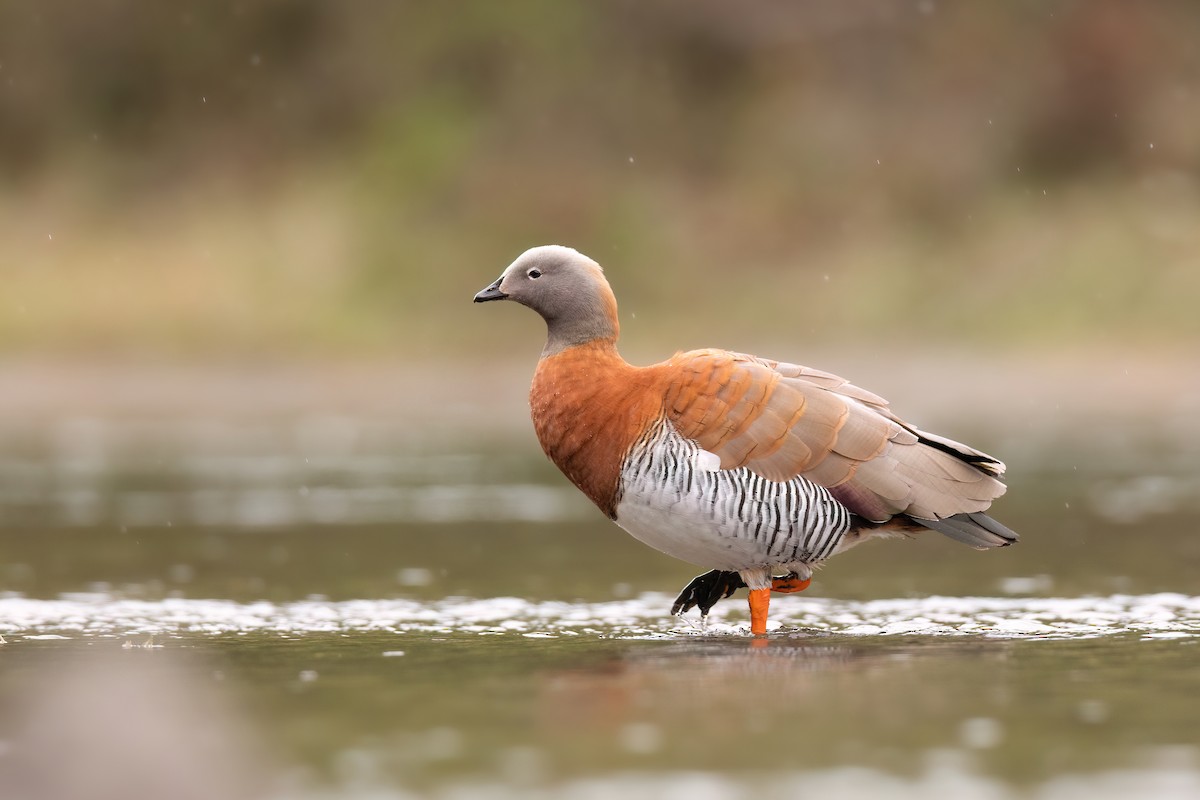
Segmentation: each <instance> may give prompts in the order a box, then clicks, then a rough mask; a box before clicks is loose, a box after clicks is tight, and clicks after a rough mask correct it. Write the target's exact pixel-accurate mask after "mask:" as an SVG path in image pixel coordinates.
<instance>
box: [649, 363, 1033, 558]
mask: <svg viewBox="0 0 1200 800" xmlns="http://www.w3.org/2000/svg"><path fill="white" fill-rule="evenodd" d="M663 367H664V369H665V372H664V379H665V381H666V384H667V385H666V391H665V396H666V403H665V412H666V414H667V416H668V418H669V419H670V420H671V421H672V423H673V424H674V425H675V427H676V428H677V429H678V430H679V432H680V433H681V434H682V435H684V436H686V437H688V438H690V439H693V440H695V441H696V442H697V443H698V444H699V445H700V446H701V447H703V448H704V449H705V450H708V451H709V452H712V453H714V454H715V455H717V456H718V457H719V458H720V459H721V468H722V469H735V468H737V467H746V468H747V469H749V470H751V471H753V472H755V473H757V474H759V475H762V476H763V477H765V478H769V479H771V480H776V481H786V480H791V479H792V478H794V477H796V476H802V477H804V478H807V479H808V480H810V481H813V482H814V483H817V484H820V485H821V486H824V487H826V488H828V489H830V491H831V492H832V493H833V494H834V496H835V497H837V499H838V500H839V501H841V502H842V503H843V504H844V505H846V506H847V507H848V508H849V509H850V510H851V511H853V512H854V513H856V514H858V515H859V516H861V517H863V518H864V519H866V520H869V521H871V522H874V523H883V522H886V521H888V520H890V519H891V518H892V517H895V516H897V515H900V514H903V515H907V516H909V517H911V518H913V519H914V520H916V521H918V522H920V523H921V524H922V525H925V526H927V527H930V528H933V529H935V530H938V531H940V532H942V533H944V534H946V535H947V536H950V537H951V538H954V539H957V540H959V541H963V542H965V543H967V544H970V545H972V546H975V547H994V546H998V545H1002V544H1009V543H1010V542H1011V541H1014V540H1015V539H1016V534H1015V533H1013V532H1012V531H1009V530H1008V529H1007V528H1005V527H1004V526H1003V525H1000V524H999V523H997V522H995V521H994V520H992V519H991V518H990V517H986V516H985V515H984V514H982V513H981V512H983V511H984V510H986V509H987V508H988V506H990V505H991V503H992V501H993V500H995V499H996V498H997V497H999V496H1000V495H1002V494H1003V493H1004V490H1005V486H1004V484H1003V483H1001V482H1000V480H998V478H999V476H1001V475H1002V474H1003V473H1004V464H1002V463H1001V462H1000V461H998V460H997V459H995V458H992V457H991V456H989V455H987V454H986V453H981V452H980V451H978V450H975V449H973V448H971V447H968V446H966V445H964V444H961V443H959V442H955V441H952V440H950V439H946V438H944V437H941V436H937V435H934V434H930V433H926V432H924V431H921V430H918V429H917V428H914V427H913V426H911V425H908V424H907V423H905V422H903V421H902V420H900V419H899V418H898V417H896V416H895V415H894V414H893V413H892V412H891V410H890V409H889V408H888V404H887V401H886V400H884V399H883V398H881V397H879V396H877V395H875V394H872V393H871V392H868V391H866V390H864V389H860V388H859V387H857V386H855V385H853V384H851V383H850V382H848V381H846V380H844V379H842V378H839V377H838V376H836V375H831V374H829V373H827V372H821V371H820V370H814V369H810V368H808V367H802V366H799V365H796V364H787V363H781V362H777V361H770V360H767V359H761V358H756V357H754V356H747V355H742V354H739V353H730V352H727V351H723V350H698V351H693V352H689V353H681V354H679V355H677V356H675V357H674V358H672V359H671V360H670V361H668V362H666V363H665V364H664V365H663ZM978 518H982V520H986V523H984V522H982V521H981V520H980V519H978ZM987 523H990V524H987Z"/></svg>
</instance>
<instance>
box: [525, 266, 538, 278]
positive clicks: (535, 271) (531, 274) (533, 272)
mask: <svg viewBox="0 0 1200 800" xmlns="http://www.w3.org/2000/svg"><path fill="white" fill-rule="evenodd" d="M525 274H526V275H528V276H529V277H530V278H532V279H534V280H537V279H538V278H540V277H542V271H541V270H540V269H537V268H534V269H531V270H529V272H526V273H525Z"/></svg>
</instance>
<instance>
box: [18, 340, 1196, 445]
mask: <svg viewBox="0 0 1200 800" xmlns="http://www.w3.org/2000/svg"><path fill="white" fill-rule="evenodd" d="M490 345H496V342H495V340H494V339H493V340H491V341H490ZM504 347H505V346H504V345H503V344H501V345H498V346H497V350H504ZM529 349H530V352H529V353H527V354H526V353H523V354H522V356H521V357H520V358H513V357H511V356H509V357H501V358H497V359H483V358H480V359H477V360H474V361H472V360H467V359H453V360H446V359H437V360H404V359H400V358H375V359H372V358H354V359H337V360H334V359H328V360H320V359H306V360H300V359H290V360H283V359H281V360H245V361H239V362H231V361H197V362H179V361H170V362H166V361H162V362H160V361H149V360H136V359H128V360H120V359H110V360H86V361H85V360H82V359H80V360H74V359H67V358H32V357H30V358H24V359H21V358H9V359H6V360H4V361H0V385H3V386H4V387H5V390H4V391H3V392H0V425H2V426H4V427H7V428H14V427H22V426H30V425H31V426H36V425H38V424H39V423H45V422H50V421H53V420H55V419H62V418H72V417H74V418H78V417H83V418H99V419H137V418H154V419H168V420H169V419H172V418H189V417H192V418H194V417H215V418H231V419H257V418H287V417H296V416H306V415H344V416H348V417H367V418H387V419H389V420H390V421H391V422H392V423H394V424H395V425H396V426H397V427H399V428H405V427H407V428H410V429H411V430H412V431H413V433H414V435H427V434H440V435H445V436H450V437H456V438H463V437H478V436H484V437H488V438H492V439H497V438H511V437H513V436H519V435H524V434H525V433H527V432H528V430H529V422H528V409H527V400H526V395H527V391H528V386H529V380H530V377H531V376H532V373H533V370H534V367H535V363H536V356H535V353H534V352H533V348H532V347H531V348H529ZM627 349H629V350H634V351H637V350H638V348H632V347H631V348H627ZM803 349H804V348H803V347H796V348H788V347H785V346H778V347H765V348H763V349H761V350H760V351H759V352H760V353H762V354H763V355H767V356H770V357H774V358H780V359H789V358H790V359H792V360H794V361H796V362H798V363H804V364H806V365H809V366H814V367H817V368H819V369H824V370H827V371H830V372H834V373H835V374H839V375H842V376H843V377H846V378H847V379H849V380H851V381H852V382H854V383H856V384H858V385H860V386H863V387H864V388H867V389H869V390H871V391H873V392H876V393H878V394H880V395H881V396H883V397H885V398H887V399H888V400H889V401H890V402H891V404H892V407H893V409H895V411H896V412H897V413H898V414H899V415H900V416H901V417H902V418H904V419H905V420H907V421H909V422H912V423H913V424H915V425H920V426H925V427H928V428H930V429H934V430H942V431H946V430H947V429H951V430H953V429H955V428H959V429H965V430H979V429H985V430H988V431H992V432H1002V433H1003V435H1004V438H1006V439H1009V438H1015V439H1020V438H1023V437H1037V436H1046V435H1055V434H1062V435H1066V434H1068V433H1071V434H1072V435H1074V436H1077V437H1080V438H1082V439H1084V440H1086V439H1087V437H1089V436H1091V435H1095V436H1097V437H1101V436H1103V435H1105V432H1106V431H1108V432H1111V431H1112V430H1114V429H1127V430H1140V431H1142V432H1143V433H1144V434H1146V435H1147V436H1160V435H1161V436H1163V437H1164V438H1167V439H1170V440H1175V441H1176V442H1179V440H1181V439H1182V440H1189V439H1190V440H1195V438H1196V437H1197V435H1198V434H1200V380H1198V379H1197V377H1196V375H1195V359H1194V356H1191V355H1188V354H1183V353H1178V354H1170V353H1158V354H1155V355H1153V356H1149V357H1147V356H1145V355H1144V354H1138V353H1134V352H1129V353H1125V354H1113V353H1105V354H1104V355H1103V356H1100V355H1099V354H1096V353H1092V352H1082V353H1081V352H1057V353H1049V352H1043V353H1027V352H1007V353H983V354H978V355H972V354H969V353H966V352H963V351H941V352H938V351H933V350H928V349H926V350H922V351H920V352H917V353H914V354H911V355H909V354H906V355H894V356H893V355H889V356H887V358H881V357H879V356H878V354H876V355H871V354H869V353H868V352H866V351H865V349H864V350H860V351H856V352H849V351H847V352H834V351H823V350H817V351H814V352H812V358H804V357H803V356H802V354H801V353H800V352H799V351H802V350H803ZM792 350H795V351H797V352H795V353H793V352H792ZM640 355H642V353H641V352H635V354H634V355H631V356H629V360H630V361H631V362H633V363H642V364H644V363H649V362H650V359H647V358H639V357H638V356H640ZM667 355H669V353H667V352H663V353H662V354H661V356H662V357H666V356H667ZM1072 432H1073V433H1072Z"/></svg>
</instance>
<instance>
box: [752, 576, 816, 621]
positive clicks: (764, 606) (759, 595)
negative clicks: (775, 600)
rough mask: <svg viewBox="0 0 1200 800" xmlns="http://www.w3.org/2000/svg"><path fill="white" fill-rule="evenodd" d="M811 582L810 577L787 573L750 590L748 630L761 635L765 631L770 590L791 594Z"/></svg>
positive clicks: (804, 587) (799, 590) (801, 590)
mask: <svg viewBox="0 0 1200 800" xmlns="http://www.w3.org/2000/svg"><path fill="white" fill-rule="evenodd" d="M810 583H812V579H811V578H808V579H804V580H801V579H800V578H798V577H796V576H795V575H789V576H787V577H785V578H772V579H771V585H770V587H768V588H766V589H751V590H750V597H749V599H750V632H751V633H752V634H754V635H755V636H761V635H763V634H765V633H766V632H767V611H768V610H769V609H770V608H771V592H780V593H782V594H791V593H793V592H803V591H804V590H805V589H807V588H808V585H809V584H810Z"/></svg>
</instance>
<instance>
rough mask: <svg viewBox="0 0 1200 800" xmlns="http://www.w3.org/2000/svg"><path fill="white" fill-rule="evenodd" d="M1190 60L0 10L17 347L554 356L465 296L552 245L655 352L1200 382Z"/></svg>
mask: <svg viewBox="0 0 1200 800" xmlns="http://www.w3.org/2000/svg"><path fill="white" fill-rule="evenodd" d="M1197 41H1200V5H1196V4H1194V3H1188V2H1144V3H1129V2H1122V0H1096V1H1095V2H1082V0H1074V1H1072V0H1057V1H1054V2H1041V1H1037V2H1035V1H1034V0H1028V1H1026V2H1008V3H992V4H975V3H943V2H936V0H918V1H915V2H868V1H866V0H864V1H863V2H855V3H818V2H810V3H759V4H752V5H748V6H747V5H744V4H729V3H723V2H718V0H688V1H687V2H685V1H684V0H672V1H671V2H658V3H641V2H634V1H633V0H627V1H625V2H610V3H603V4H600V3H596V4H583V3H561V2H553V1H552V0H544V1H541V2H534V1H526V2H506V3H495V2H489V1H488V0H475V1H474V2H463V3H458V4H455V5H454V6H453V7H452V8H449V7H446V6H444V5H440V4H428V3H415V2H403V3H401V2H397V3H323V2H317V1H316V0H239V1H237V2H229V1H228V0H226V1H224V2H221V1H218V2H211V3H201V4H185V3H154V2H149V1H148V0H96V1H95V2H89V3H86V4H84V5H79V4H74V3H22V2H11V3H5V4H2V5H0V242H2V243H3V244H2V245H0V276H2V277H3V281H4V287H5V288H4V291H3V292H0V352H7V353H9V354H10V355H11V354H29V353H35V354H36V353H80V352H82V353H107V354H117V355H128V354H143V353H148V354H166V355H171V356H211V355H230V354H233V355H241V354H248V353H249V354H254V353H267V354H300V355H322V354H325V355H345V354H354V353H363V354H393V353H400V354H408V355H411V356H415V357H419V356H424V355H427V354H429V355H438V354H458V355H462V354H464V353H467V352H469V351H471V350H478V349H479V348H483V347H485V345H486V344H487V343H488V342H492V341H496V340H497V339H496V338H495V337H496V336H497V334H496V333H494V331H496V330H497V329H498V328H502V327H503V326H510V325H511V326H512V330H513V331H514V332H515V331H516V330H518V329H519V328H530V327H532V325H533V322H532V321H531V320H528V319H518V317H519V316H521V315H516V314H513V315H507V314H500V313H485V312H486V311H491V312H495V309H486V310H479V309H472V308H471V306H470V305H469V300H470V295H471V294H472V293H473V292H474V291H475V290H477V289H478V288H480V287H482V286H483V285H485V284H486V283H487V282H488V281H490V280H491V279H492V278H494V277H495V275H496V274H498V273H499V271H500V270H501V269H502V268H503V267H504V266H505V265H506V264H507V263H508V262H509V261H510V260H511V259H512V258H513V257H515V256H516V255H517V254H518V253H519V252H520V251H521V250H523V249H525V248H526V247H528V246H532V245H535V244H541V243H546V242H561V243H565V244H571V245H574V246H576V247H579V248H580V249H582V250H584V251H585V252H587V253H589V254H590V255H592V256H594V257H595V258H597V259H598V260H600V261H601V263H603V264H605V265H606V267H607V269H608V272H609V275H610V277H611V279H612V281H613V283H614V285H615V287H616V289H617V292H618V296H619V297H620V299H621V301H622V307H623V309H624V312H625V324H626V330H627V332H628V331H631V330H636V331H637V336H638V337H639V340H640V341H642V342H643V343H646V342H650V343H659V342H661V343H662V347H664V348H667V349H670V348H674V347H682V346H702V345H723V346H731V347H750V346H754V345H756V344H760V343H762V342H767V341H769V342H791V343H792V344H791V345H790V347H789V349H788V350H787V351H786V352H779V351H778V350H776V351H775V354H776V355H780V356H790V357H795V358H802V355H803V354H802V351H801V346H802V345H804V344H806V343H817V344H824V345H836V344H840V343H843V342H848V343H850V344H856V343H857V344H865V343H869V342H872V341H878V340H879V339H880V338H881V337H887V339H888V341H889V342H896V341H913V342H917V343H932V342H939V343H949V344H954V345H964V346H978V345H981V344H984V343H1003V344H1006V345H1015V346H1025V345H1028V346H1038V347H1047V346H1062V347H1095V348H1097V349H1098V350H1099V349H1100V348H1108V347H1111V346H1113V345H1114V344H1119V345H1128V346H1130V347H1135V348H1138V347H1146V346H1154V347H1156V348H1160V349H1169V348H1172V347H1174V348H1178V349H1180V350H1181V351H1183V352H1187V350H1188V348H1191V347H1194V346H1195V344H1196V340H1197V339H1198V338H1200V314H1198V313H1197V310H1196V302H1197V298H1200V225H1198V224H1197V220H1200V183H1198V178H1200V104H1198V103H1197V99H1198V98H1197V91H1198V90H1200V49H1198V48H1197V47H1196V46H1195V45H1196V42H1197ZM751 337H752V338H751ZM514 339H515V337H514ZM537 347H538V344H537V343H535V342H532V341H531V342H530V345H529V351H530V353H531V354H532V353H533V352H536V349H537ZM647 349H652V348H650V347H647ZM521 355H524V354H521Z"/></svg>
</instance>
